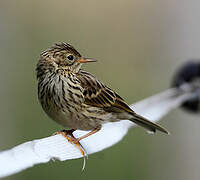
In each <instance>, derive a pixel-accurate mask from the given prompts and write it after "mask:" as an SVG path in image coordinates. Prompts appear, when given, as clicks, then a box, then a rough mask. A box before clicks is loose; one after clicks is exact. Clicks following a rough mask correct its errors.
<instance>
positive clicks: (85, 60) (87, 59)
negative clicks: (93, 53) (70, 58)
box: [78, 57, 97, 63]
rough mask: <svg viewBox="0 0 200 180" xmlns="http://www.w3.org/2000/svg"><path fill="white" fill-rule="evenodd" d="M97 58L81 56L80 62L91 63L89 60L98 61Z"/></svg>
mask: <svg viewBox="0 0 200 180" xmlns="http://www.w3.org/2000/svg"><path fill="white" fill-rule="evenodd" d="M96 61H97V60H96V59H92V58H84V57H82V58H80V59H79V60H78V62H79V63H89V62H96Z"/></svg>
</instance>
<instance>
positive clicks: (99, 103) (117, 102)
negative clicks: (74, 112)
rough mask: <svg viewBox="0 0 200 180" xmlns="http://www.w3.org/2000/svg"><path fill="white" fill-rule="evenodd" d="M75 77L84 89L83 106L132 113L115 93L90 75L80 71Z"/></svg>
mask: <svg viewBox="0 0 200 180" xmlns="http://www.w3.org/2000/svg"><path fill="white" fill-rule="evenodd" d="M77 77H78V79H79V80H80V82H81V85H82V87H83V88H84V93H83V94H84V96H85V102H84V103H85V104H87V105H91V106H95V107H101V108H104V109H105V110H107V111H112V112H122V111H126V112H133V111H132V110H131V109H130V107H129V106H128V105H127V104H126V102H125V101H124V100H123V99H122V98H121V97H120V96H119V95H118V94H117V93H115V92H114V91H113V90H111V89H110V88H109V87H107V86H105V85H104V84H103V83H102V82H100V81H99V80H98V79H96V78H95V77H94V76H93V75H92V74H90V73H88V72H86V71H83V70H80V71H79V73H78V74H77Z"/></svg>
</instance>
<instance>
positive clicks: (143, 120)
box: [130, 112, 170, 134]
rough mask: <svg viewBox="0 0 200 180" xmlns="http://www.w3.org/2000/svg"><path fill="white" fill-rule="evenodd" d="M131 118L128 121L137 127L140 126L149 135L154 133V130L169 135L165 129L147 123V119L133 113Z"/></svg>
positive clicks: (149, 122)
mask: <svg viewBox="0 0 200 180" xmlns="http://www.w3.org/2000/svg"><path fill="white" fill-rule="evenodd" d="M133 116H134V117H133V118H131V119H130V120H131V121H132V122H134V123H136V124H137V125H139V126H142V127H143V128H145V129H146V130H147V131H149V132H150V133H155V132H156V130H158V131H161V132H163V133H166V134H170V133H169V132H168V131H167V130H166V129H165V128H163V127H161V126H159V125H157V124H155V123H153V122H151V121H149V120H148V119H146V118H144V117H142V116H140V115H138V114H136V113H135V112H133Z"/></svg>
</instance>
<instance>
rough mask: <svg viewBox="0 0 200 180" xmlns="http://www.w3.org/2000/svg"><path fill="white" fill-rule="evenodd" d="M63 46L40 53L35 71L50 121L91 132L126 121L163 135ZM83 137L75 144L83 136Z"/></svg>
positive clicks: (88, 59) (53, 47) (41, 100)
mask: <svg viewBox="0 0 200 180" xmlns="http://www.w3.org/2000/svg"><path fill="white" fill-rule="evenodd" d="M94 61H95V60H94V59H90V58H84V57H82V56H81V55H80V53H79V52H78V51H77V50H76V49H75V48H73V47H72V46H71V45H69V44H67V43H57V44H55V45H53V46H52V47H51V48H50V49H47V50H46V51H44V52H43V53H41V55H40V58H39V61H38V64H37V68H36V72H37V79H38V97H39V100H40V103H41V105H42V107H43V109H44V111H45V112H46V113H47V114H48V116H49V117H50V118H52V119H53V120H55V121H56V122H58V123H60V124H61V125H63V126H64V127H68V128H70V129H74V130H76V129H80V130H92V131H91V132H90V133H89V134H88V135H91V134H93V133H95V132H97V131H98V130H100V129H101V126H102V124H104V123H106V122H115V121H120V120H126V119H129V120H130V121H132V122H134V123H136V124H138V125H140V126H142V127H144V128H145V129H147V130H148V131H152V132H156V130H159V131H161V132H164V133H167V134H168V132H167V130H165V129H164V128H162V127H161V126H159V125H157V124H155V123H152V122H150V121H149V120H147V119H145V118H144V117H142V116H140V115H138V114H136V113H135V112H134V111H133V110H132V109H131V108H130V107H129V106H128V105H127V103H126V102H125V101H124V100H123V99H122V98H121V97H120V96H119V95H118V94H117V93H116V92H114V91H113V90H112V89H110V88H109V87H107V86H106V85H104V84H103V83H102V82H101V81H99V80H98V79H97V78H96V77H95V76H94V75H92V74H90V73H89V72H86V71H83V70H82V69H80V68H81V65H82V64H83V63H87V62H94ZM88 135H86V136H83V137H80V138H78V139H76V141H77V142H78V141H80V140H81V139H83V138H85V137H87V136H88Z"/></svg>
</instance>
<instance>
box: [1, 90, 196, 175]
mask: <svg viewBox="0 0 200 180" xmlns="http://www.w3.org/2000/svg"><path fill="white" fill-rule="evenodd" d="M192 96H193V94H191V93H182V94H179V93H178V91H177V90H176V89H169V90H166V91H164V92H162V93H159V94H157V95H154V96H152V97H150V98H147V99H145V100H142V101H140V102H138V103H136V104H133V105H131V108H133V110H134V111H135V112H137V113H138V114H140V115H142V116H144V117H146V118H148V119H149V120H151V121H158V120H160V119H161V118H162V117H163V116H164V115H166V114H167V113H168V112H169V111H170V110H172V109H174V108H176V107H178V106H180V105H181V104H182V102H184V101H185V100H187V99H190V98H191V97H192ZM131 127H135V126H134V124H133V123H132V122H130V121H128V120H123V121H120V122H115V123H107V124H105V125H103V127H102V129H101V130H100V131H99V132H98V133H96V134H94V135H92V136H89V137H88V138H85V139H83V140H82V141H81V144H82V145H83V147H84V149H85V150H86V152H87V154H88V155H89V154H92V153H96V152H99V151H102V150H103V149H106V148H108V147H110V146H113V145H114V144H116V143H118V142H119V141H120V140H121V139H122V138H123V137H124V136H125V135H126V134H127V132H128V130H129V128H131ZM85 133H87V132H86V131H80V130H77V131H75V132H74V135H75V137H80V136H82V135H84V134H85ZM81 157H82V155H81V153H80V151H79V150H78V149H77V148H76V147H75V146H74V145H73V144H71V143H69V142H68V141H67V140H66V139H65V138H64V137H63V136H61V135H55V136H50V137H47V138H42V139H38V140H33V141H29V142H26V143H23V144H20V145H18V146H16V147H14V148H12V149H9V150H6V151H2V152H0V178H2V177H6V176H9V175H12V174H14V173H17V172H20V171H22V170H25V169H27V168H29V167H32V166H34V165H36V164H40V163H47V162H49V161H50V160H51V159H58V160H60V161H64V160H69V159H77V158H81Z"/></svg>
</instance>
